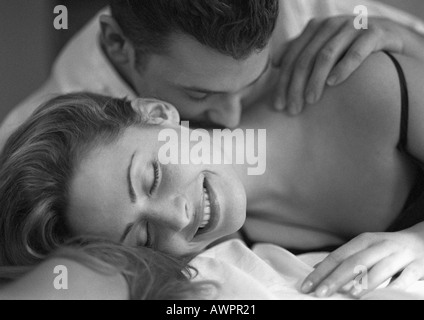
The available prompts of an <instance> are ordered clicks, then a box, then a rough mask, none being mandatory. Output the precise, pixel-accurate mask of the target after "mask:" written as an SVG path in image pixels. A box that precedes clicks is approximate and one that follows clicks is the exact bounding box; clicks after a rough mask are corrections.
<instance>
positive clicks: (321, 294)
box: [316, 286, 330, 298]
mask: <svg viewBox="0 0 424 320" xmlns="http://www.w3.org/2000/svg"><path fill="white" fill-rule="evenodd" d="M329 293H330V289H329V288H328V287H327V286H322V287H319V288H318V289H317V291H316V295H317V297H318V298H325V297H328V295H329Z"/></svg>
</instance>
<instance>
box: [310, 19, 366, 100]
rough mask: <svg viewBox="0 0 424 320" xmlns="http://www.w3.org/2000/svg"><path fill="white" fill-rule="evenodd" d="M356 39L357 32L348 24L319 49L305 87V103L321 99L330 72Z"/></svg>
mask: <svg viewBox="0 0 424 320" xmlns="http://www.w3.org/2000/svg"><path fill="white" fill-rule="evenodd" d="M357 37H358V32H357V30H356V29H355V28H353V27H352V25H351V24H350V23H348V24H347V25H345V26H344V27H343V28H342V29H341V30H340V32H339V33H338V34H337V35H335V36H334V37H332V38H331V39H330V40H329V41H328V42H327V43H326V44H325V45H324V46H323V47H322V48H321V51H320V52H319V54H318V55H317V58H316V61H315V64H314V66H313V70H312V74H311V76H310V78H309V81H308V84H307V86H306V90H305V99H306V101H307V103H309V104H313V103H315V102H317V101H319V100H320V99H321V97H322V94H323V92H324V88H325V86H326V82H327V79H328V76H329V74H330V72H331V71H332V70H333V68H334V67H335V66H336V65H337V63H338V61H339V60H340V58H341V57H342V56H343V54H344V53H345V52H346V51H347V50H348V49H349V47H350V46H351V44H352V43H353V42H354V41H355V40H356V39H357Z"/></svg>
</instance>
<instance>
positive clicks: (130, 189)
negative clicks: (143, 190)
mask: <svg viewBox="0 0 424 320" xmlns="http://www.w3.org/2000/svg"><path fill="white" fill-rule="evenodd" d="M134 157H135V152H134V154H133V155H132V157H131V161H130V164H129V166H128V169H127V184H128V194H129V196H130V200H131V203H135V202H136V200H137V196H136V194H135V190H134V186H133V183H132V180H131V168H132V165H133V161H134Z"/></svg>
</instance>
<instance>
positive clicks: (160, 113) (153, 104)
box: [131, 99, 181, 125]
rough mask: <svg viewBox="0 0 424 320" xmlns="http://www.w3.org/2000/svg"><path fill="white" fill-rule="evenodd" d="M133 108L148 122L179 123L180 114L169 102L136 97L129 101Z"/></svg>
mask: <svg viewBox="0 0 424 320" xmlns="http://www.w3.org/2000/svg"><path fill="white" fill-rule="evenodd" d="M131 104H132V106H133V108H134V109H136V110H138V111H140V112H141V113H142V114H143V115H145V116H146V117H147V118H148V123H150V124H163V123H168V124H174V125H175V124H179V123H180V121H181V119H180V114H179V112H178V110H177V109H176V108H175V107H174V106H173V105H172V104H170V103H167V102H164V101H160V100H155V99H136V100H134V101H132V102H131Z"/></svg>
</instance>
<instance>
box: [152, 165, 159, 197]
mask: <svg viewBox="0 0 424 320" xmlns="http://www.w3.org/2000/svg"><path fill="white" fill-rule="evenodd" d="M153 177H154V178H153V184H152V187H151V189H150V195H153V194H154V193H155V192H156V190H157V189H158V187H159V184H160V180H161V170H160V165H159V162H158V161H155V162H153Z"/></svg>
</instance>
